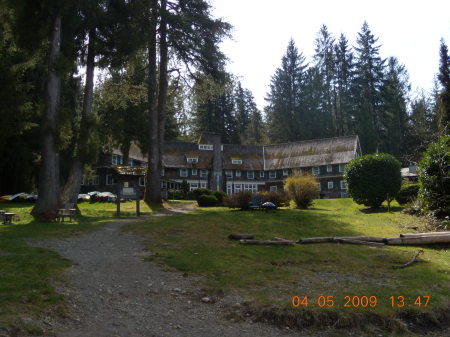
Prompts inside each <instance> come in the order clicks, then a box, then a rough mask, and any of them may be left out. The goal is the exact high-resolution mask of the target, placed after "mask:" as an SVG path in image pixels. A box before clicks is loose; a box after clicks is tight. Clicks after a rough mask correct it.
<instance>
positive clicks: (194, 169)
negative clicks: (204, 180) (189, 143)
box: [191, 168, 197, 176]
mask: <svg viewBox="0 0 450 337" xmlns="http://www.w3.org/2000/svg"><path fill="white" fill-rule="evenodd" d="M191 173H192V175H193V176H196V175H197V169H196V168H193V169H192V171H191Z"/></svg>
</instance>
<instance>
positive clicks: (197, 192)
mask: <svg viewBox="0 0 450 337" xmlns="http://www.w3.org/2000/svg"><path fill="white" fill-rule="evenodd" d="M192 193H193V194H194V199H195V200H198V198H199V197H200V196H201V195H210V194H212V191H210V190H208V189H207V188H196V189H195V190H193V191H192Z"/></svg>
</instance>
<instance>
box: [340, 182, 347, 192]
mask: <svg viewBox="0 0 450 337" xmlns="http://www.w3.org/2000/svg"><path fill="white" fill-rule="evenodd" d="M346 189H347V184H346V183H345V180H341V190H346Z"/></svg>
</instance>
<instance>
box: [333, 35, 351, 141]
mask: <svg viewBox="0 0 450 337" xmlns="http://www.w3.org/2000/svg"><path fill="white" fill-rule="evenodd" d="M334 53H335V71H334V83H335V90H336V103H335V104H336V106H335V109H336V136H344V135H353V134H355V125H354V120H355V118H354V115H355V110H354V95H353V81H354V66H355V65H354V60H353V59H354V57H353V52H352V51H351V49H350V48H349V46H348V40H347V38H346V37H345V36H344V34H341V36H340V37H339V41H338V42H337V44H336V45H335V47H334Z"/></svg>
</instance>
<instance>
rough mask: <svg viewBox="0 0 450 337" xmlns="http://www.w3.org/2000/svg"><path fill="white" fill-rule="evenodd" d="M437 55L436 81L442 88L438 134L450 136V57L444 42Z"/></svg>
mask: <svg viewBox="0 0 450 337" xmlns="http://www.w3.org/2000/svg"><path fill="white" fill-rule="evenodd" d="M439 55H440V62H439V74H438V79H439V82H440V84H441V88H442V89H441V92H440V94H439V98H438V111H439V114H438V123H439V132H440V133H441V134H450V55H449V53H448V48H447V45H446V44H445V43H444V40H441V47H440V51H439Z"/></svg>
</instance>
